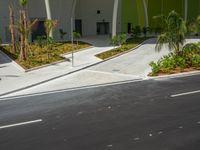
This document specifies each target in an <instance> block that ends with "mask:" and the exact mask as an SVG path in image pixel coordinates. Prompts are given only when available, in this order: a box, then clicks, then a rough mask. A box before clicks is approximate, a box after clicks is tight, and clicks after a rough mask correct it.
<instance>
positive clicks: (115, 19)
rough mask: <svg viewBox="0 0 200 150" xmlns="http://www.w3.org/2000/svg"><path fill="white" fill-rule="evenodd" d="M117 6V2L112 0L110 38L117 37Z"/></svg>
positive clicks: (117, 0)
mask: <svg viewBox="0 0 200 150" xmlns="http://www.w3.org/2000/svg"><path fill="white" fill-rule="evenodd" d="M118 6H119V0H114V8H113V20H112V37H114V36H116V35H117V16H118Z"/></svg>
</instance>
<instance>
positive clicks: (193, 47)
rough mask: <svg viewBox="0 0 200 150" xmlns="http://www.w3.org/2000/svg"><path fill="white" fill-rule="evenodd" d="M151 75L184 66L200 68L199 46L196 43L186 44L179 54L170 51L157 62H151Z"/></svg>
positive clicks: (183, 67) (179, 68) (168, 71)
mask: <svg viewBox="0 0 200 150" xmlns="http://www.w3.org/2000/svg"><path fill="white" fill-rule="evenodd" d="M150 66H151V68H152V73H151V75H153V76H154V75H158V74H159V73H173V72H174V71H177V70H178V71H182V70H184V69H186V68H188V69H189V68H192V69H200V47H199V43H197V44H193V43H190V44H186V45H185V46H184V47H183V49H182V51H180V54H177V53H170V54H169V55H167V56H164V57H162V58H161V59H160V60H159V61H158V62H151V63H150Z"/></svg>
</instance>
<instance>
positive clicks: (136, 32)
mask: <svg viewBox="0 0 200 150" xmlns="http://www.w3.org/2000/svg"><path fill="white" fill-rule="evenodd" d="M141 33H142V29H141V27H140V26H135V27H134V28H133V37H139V36H140V35H141Z"/></svg>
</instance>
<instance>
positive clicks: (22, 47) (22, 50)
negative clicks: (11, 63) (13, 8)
mask: <svg viewBox="0 0 200 150" xmlns="http://www.w3.org/2000/svg"><path fill="white" fill-rule="evenodd" d="M20 26H22V27H20V28H23V26H24V21H23V11H21V10H20ZM24 37H25V36H24V35H23V33H20V40H21V44H20V46H21V51H20V58H21V59H22V60H26V54H25V38H24Z"/></svg>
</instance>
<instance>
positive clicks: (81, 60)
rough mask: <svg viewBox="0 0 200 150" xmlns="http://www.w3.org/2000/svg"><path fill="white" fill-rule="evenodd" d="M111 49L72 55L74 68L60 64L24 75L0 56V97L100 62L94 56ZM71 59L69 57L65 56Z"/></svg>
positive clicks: (70, 65) (102, 48)
mask: <svg viewBox="0 0 200 150" xmlns="http://www.w3.org/2000/svg"><path fill="white" fill-rule="evenodd" d="M110 49H113V47H111V46H107V47H93V48H89V49H87V50H83V51H80V52H77V53H75V54H74V58H75V59H74V66H73V67H72V64H71V62H68V61H66V62H62V63H59V64H54V65H51V66H48V67H45V68H41V69H38V70H34V71H31V72H27V73H25V72H24V71H22V70H20V69H19V67H18V66H16V64H14V63H13V62H12V61H11V60H9V59H8V58H7V57H5V55H3V54H2V53H1V55H0V60H1V64H0V77H1V80H0V95H2V94H5V93H9V92H12V91H15V90H18V89H21V88H25V87H29V86H31V85H35V84H38V83H42V82H45V81H48V80H51V79H54V78H57V77H61V76H63V75H66V74H68V73H71V72H74V71H77V70H80V69H82V68H85V67H87V66H90V65H92V64H95V63H98V62H101V61H102V60H101V59H98V58H96V57H95V55H96V54H98V53H101V52H104V51H108V50H110ZM65 57H66V58H71V55H66V56H65Z"/></svg>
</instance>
